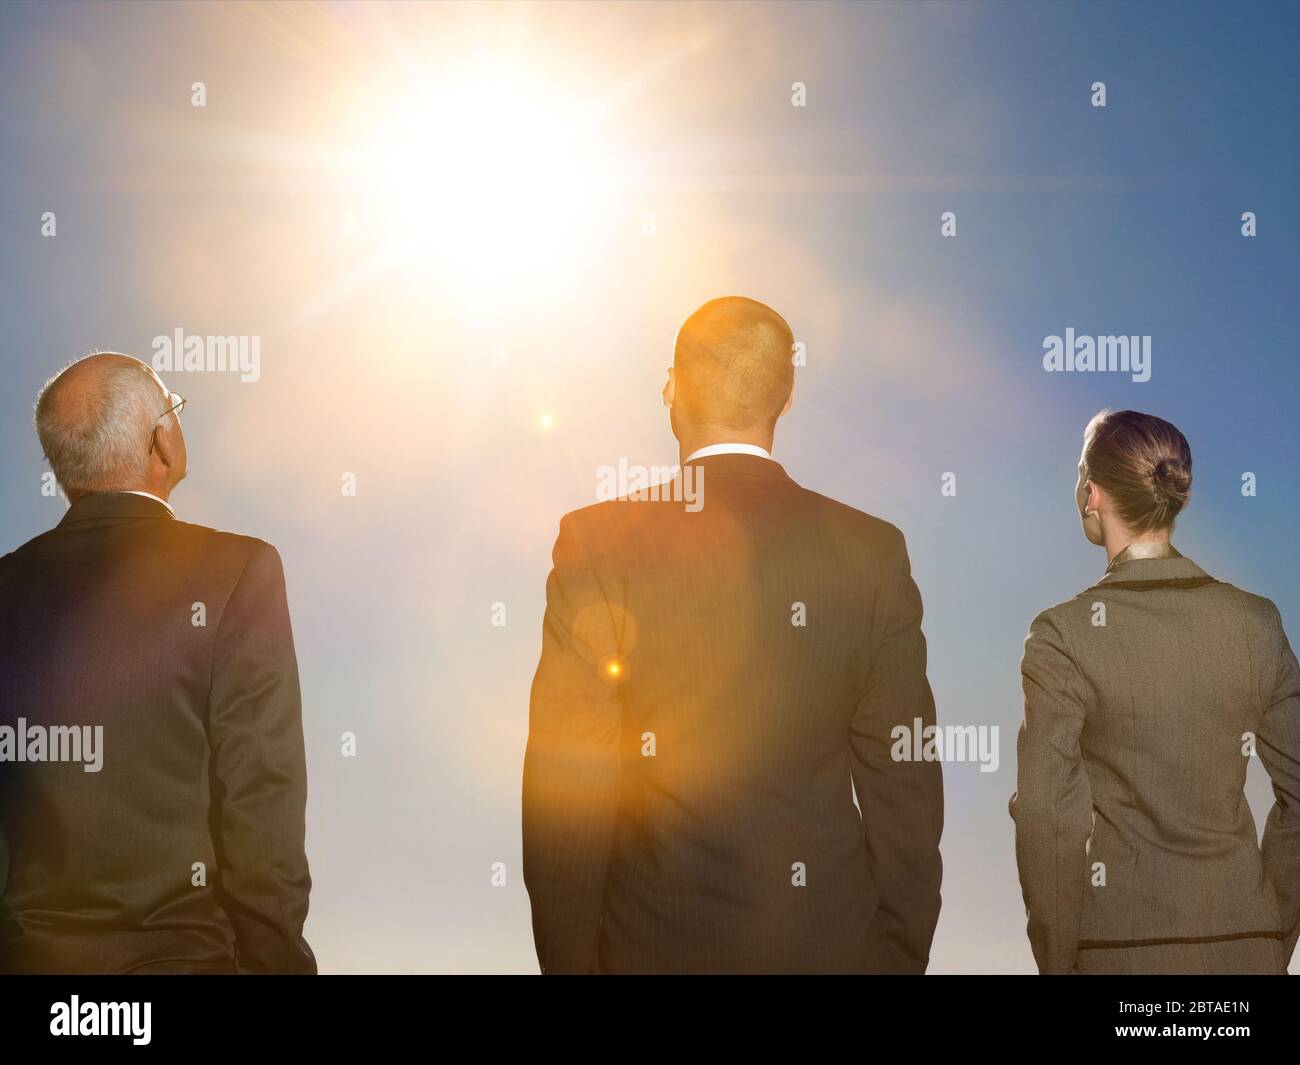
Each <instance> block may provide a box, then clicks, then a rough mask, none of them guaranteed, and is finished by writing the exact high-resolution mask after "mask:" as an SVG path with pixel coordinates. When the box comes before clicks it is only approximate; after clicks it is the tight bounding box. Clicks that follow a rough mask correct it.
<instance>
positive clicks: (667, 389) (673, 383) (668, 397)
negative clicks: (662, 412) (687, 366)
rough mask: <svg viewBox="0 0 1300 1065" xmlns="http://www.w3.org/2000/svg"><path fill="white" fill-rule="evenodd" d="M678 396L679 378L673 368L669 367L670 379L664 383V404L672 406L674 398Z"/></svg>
mask: <svg viewBox="0 0 1300 1065" xmlns="http://www.w3.org/2000/svg"><path fill="white" fill-rule="evenodd" d="M676 396H677V378H676V376H675V375H674V374H673V368H672V367H671V366H669V367H668V380H667V382H666V383H665V384H664V406H665V407H670V408H671V407H672V405H673V399H674V398H676Z"/></svg>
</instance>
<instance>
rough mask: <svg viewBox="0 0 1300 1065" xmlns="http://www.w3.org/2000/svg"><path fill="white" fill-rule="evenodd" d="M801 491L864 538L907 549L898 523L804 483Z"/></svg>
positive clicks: (877, 543)
mask: <svg viewBox="0 0 1300 1065" xmlns="http://www.w3.org/2000/svg"><path fill="white" fill-rule="evenodd" d="M799 491H800V492H801V493H803V495H804V497H805V499H806V500H807V501H808V502H809V504H810V505H812V506H814V507H816V508H817V509H818V510H820V511H821V512H822V513H823V514H824V515H826V516H827V517H828V518H830V519H831V520H834V521H838V522H840V523H842V524H843V525H844V526H845V527H846V528H848V529H849V530H851V531H852V533H853V534H854V535H855V536H857V537H859V538H861V539H862V540H864V541H869V542H870V543H872V544H874V545H876V546H877V547H884V548H888V549H890V550H892V551H898V552H903V551H906V548H907V539H906V537H904V535H903V530H902V529H900V528H899V527H898V526H897V525H893V524H891V523H890V522H887V521H885V519H884V518H877V517H876V516H875V515H874V514H868V513H867V512H866V511H863V510H858V509H857V507H851V506H849V505H848V504H847V503H841V502H840V501H839V500H838V499H832V498H831V497H830V496H824V495H822V494H821V493H820V492H814V491H813V490H812V489H810V488H804V487H803V486H802V485H800V486H799Z"/></svg>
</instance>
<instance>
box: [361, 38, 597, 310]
mask: <svg viewBox="0 0 1300 1065" xmlns="http://www.w3.org/2000/svg"><path fill="white" fill-rule="evenodd" d="M595 115H596V109H595V108H593V107H592V106H590V104H588V103H587V102H585V101H583V100H581V99H571V98H565V97H563V96H560V95H557V94H555V93H553V92H551V91H549V90H548V87H547V85H546V83H545V80H544V79H543V78H542V77H540V76H531V75H530V74H529V72H528V71H526V70H524V69H522V68H521V67H519V66H517V65H509V64H491V65H488V64H479V65H477V66H471V67H466V68H464V69H461V70H458V71H454V72H449V73H447V74H446V75H445V76H443V77H440V78H438V79H436V80H430V81H421V82H419V83H415V84H408V85H403V86H401V87H399V88H397V89H396V90H393V89H392V88H389V89H387V90H386V91H384V92H381V93H377V94H376V93H368V94H366V95H365V96H364V97H362V99H361V102H360V104H359V106H358V107H357V109H356V111H355V113H354V115H353V116H352V122H353V127H354V128H353V131H352V133H351V138H352V144H353V149H352V152H351V155H352V158H353V165H352V166H351V167H349V168H348V169H349V176H350V179H351V180H350V184H351V188H350V189H349V190H348V195H349V198H350V199H351V200H352V201H353V202H354V204H355V207H354V210H355V213H356V214H357V216H358V217H359V218H361V219H363V220H364V222H363V225H364V226H365V228H366V230H367V231H368V233H369V234H370V236H371V237H372V239H373V240H375V242H376V243H377V244H378V245H380V246H381V247H382V248H383V249H385V254H386V258H388V259H390V260H393V262H394V266H395V267H396V268H398V269H404V270H411V269H421V270H433V271H435V272H437V273H439V274H443V275H445V276H447V277H449V278H455V279H456V280H457V282H458V283H460V284H462V285H464V284H470V283H475V282H484V283H487V282H490V283H491V284H492V285H493V286H496V287H498V288H500V287H501V286H504V285H510V284H511V283H512V282H513V283H515V284H516V287H517V286H518V284H519V283H520V282H523V281H527V282H528V283H529V285H530V286H540V287H541V288H542V289H545V288H546V287H548V286H550V285H551V284H553V283H555V282H557V281H559V280H562V279H563V278H565V277H566V276H572V275H573V274H574V273H575V272H576V271H579V270H580V269H581V268H582V267H583V266H585V265H587V264H589V263H591V262H594V260H595V258H596V256H597V254H598V252H599V250H600V249H599V245H600V242H601V239H602V236H603V232H604V230H605V228H606V227H607V226H608V224H609V220H610V213H611V210H612V209H613V208H614V207H615V205H616V200H617V195H616V194H617V180H616V179H617V174H616V173H615V170H614V167H613V166H612V165H611V161H610V158H609V156H608V155H607V152H606V146H605V145H604V144H603V143H602V140H601V135H600V134H601V131H600V130H599V129H598V128H597V123H596V119H595Z"/></svg>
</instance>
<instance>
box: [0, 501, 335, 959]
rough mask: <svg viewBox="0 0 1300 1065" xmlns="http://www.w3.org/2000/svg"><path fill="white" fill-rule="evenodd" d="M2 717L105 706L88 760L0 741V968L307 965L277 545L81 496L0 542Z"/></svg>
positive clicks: (38, 721) (291, 665)
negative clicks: (198, 867)
mask: <svg viewBox="0 0 1300 1065" xmlns="http://www.w3.org/2000/svg"><path fill="white" fill-rule="evenodd" d="M196 603H201V604H203V608H204V611H205V616H202V617H199V616H198V615H197V614H196V612H195V604H196ZM196 617H197V618H198V619H199V620H202V621H205V622H206V624H204V625H195V624H194V621H195V620H196ZM19 719H23V720H24V721H25V722H26V726H33V725H39V726H42V727H49V726H90V727H94V726H96V725H99V726H102V727H103V767H102V769H101V770H100V771H99V772H97V773H86V772H84V771H83V767H82V765H80V764H77V763H73V762H38V763H33V762H26V763H17V762H11V761H3V762H0V971H5V972H47V973H48V972H56V973H125V972H234V971H236V970H240V971H245V972H294V973H307V972H315V969H316V961H315V958H314V957H313V956H312V952H311V949H310V948H309V947H308V946H307V943H306V942H305V941H304V940H303V938H302V926H303V921H304V919H305V918H306V916H307V894H308V890H309V889H310V887H311V878H310V876H309V875H308V871H307V856H306V854H305V853H304V852H303V831H304V826H303V814H304V806H305V803H306V797H307V773H306V766H305V764H304V759H303V737H302V720H301V699H300V696H299V692H298V667H297V663H296V660H295V658H294V649H293V635H292V633H291V631H290V627H289V609H288V605H287V603H286V601H285V589H284V573H283V571H282V569H281V566H280V556H279V554H277V552H276V550H275V548H274V547H272V546H271V545H270V544H267V543H263V542H262V541H261V540H255V539H253V538H252V537H249V536H236V535H234V534H232V533H225V532H217V531H216V530H215V529H206V528H204V527H202V526H200V525H190V524H187V523H186V522H182V521H177V520H176V519H175V518H173V517H172V515H171V512H170V511H169V510H168V509H167V508H166V507H165V506H164V505H163V504H162V503H160V502H157V501H156V500H153V499H148V498H145V497H143V496H137V495H130V494H127V493H103V494H96V495H88V496H83V497H81V498H80V499H78V500H77V501H76V502H75V503H73V504H72V506H71V507H70V508H69V510H68V512H67V514H66V515H64V518H63V520H62V521H61V522H59V524H58V526H57V527H56V528H54V529H51V530H50V531H49V532H46V533H43V534H42V535H40V536H38V537H36V539H34V540H32V541H30V542H28V543H26V544H24V545H23V546H22V547H20V548H18V550H16V551H14V552H12V553H11V554H8V555H6V556H4V558H3V559H0V725H3V726H7V727H9V728H11V729H12V728H14V727H15V725H16V723H17V722H18V720H19ZM196 862H202V863H203V865H204V867H205V868H206V874H207V875H206V884H195V874H194V870H193V866H194V863H196Z"/></svg>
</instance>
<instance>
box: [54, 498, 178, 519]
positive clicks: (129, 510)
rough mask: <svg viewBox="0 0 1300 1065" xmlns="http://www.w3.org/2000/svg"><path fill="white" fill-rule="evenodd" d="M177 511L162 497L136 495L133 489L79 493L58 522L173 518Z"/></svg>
mask: <svg viewBox="0 0 1300 1065" xmlns="http://www.w3.org/2000/svg"><path fill="white" fill-rule="evenodd" d="M175 517H176V515H174V514H173V513H172V511H171V508H170V507H169V506H168V505H167V504H166V503H164V502H163V501H162V500H161V499H158V498H156V497H154V496H146V495H137V494H136V493H134V492H91V493H90V494H89V495H84V496H81V497H80V498H79V499H78V500H77V501H76V502H75V503H73V504H72V505H71V506H70V507H68V512H67V513H66V514H64V515H63V520H62V521H60V522H59V525H60V526H64V525H74V524H76V523H77V522H81V521H97V520H99V519H101V518H166V519H168V520H174V519H175Z"/></svg>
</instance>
